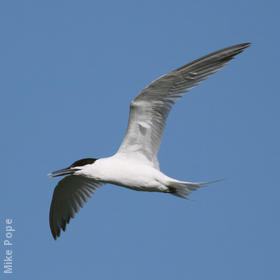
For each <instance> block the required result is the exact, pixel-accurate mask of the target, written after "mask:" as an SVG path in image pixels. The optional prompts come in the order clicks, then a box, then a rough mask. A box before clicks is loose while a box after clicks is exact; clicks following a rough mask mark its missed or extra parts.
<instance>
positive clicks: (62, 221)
mask: <svg viewBox="0 0 280 280" xmlns="http://www.w3.org/2000/svg"><path fill="white" fill-rule="evenodd" d="M101 185H102V183H100V182H96V181H94V180H91V179H89V178H86V177H83V176H77V175H70V176H66V177H64V178H63V179H62V180H60V181H59V182H58V184H57V186H56V188H55V190H54V193H53V198H52V203H51V207H50V214H49V223H50V228H51V232H52V235H53V238H54V239H56V238H57V237H58V236H60V231H61V229H62V230H63V231H65V229H66V224H68V223H69V221H70V219H71V218H74V216H75V213H77V212H78V211H79V209H80V208H82V207H83V206H84V204H85V203H86V202H87V201H88V198H89V197H91V195H92V194H93V193H94V191H95V190H96V189H97V188H99V187H100V186H101Z"/></svg>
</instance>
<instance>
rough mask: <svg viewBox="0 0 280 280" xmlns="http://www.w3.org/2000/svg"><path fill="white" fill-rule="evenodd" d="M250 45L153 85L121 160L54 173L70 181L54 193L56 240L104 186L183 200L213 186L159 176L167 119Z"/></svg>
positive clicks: (137, 107) (143, 96) (141, 101)
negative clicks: (192, 91) (182, 99)
mask: <svg viewBox="0 0 280 280" xmlns="http://www.w3.org/2000/svg"><path fill="white" fill-rule="evenodd" d="M249 46H250V43H243V44H238V45H235V46H231V47H228V48H225V49H222V50H219V51H216V52H214V53H211V54H209V55H207V56H204V57H202V58H199V59H197V60H194V61H193V62H191V63H189V64H186V65H184V66H182V67H180V68H178V69H176V70H174V71H172V72H170V73H168V74H166V75H163V76H161V77H160V78H158V79H157V80H155V81H153V82H152V83H151V84H150V85H148V86H147V87H146V88H145V89H143V90H142V91H141V92H140V94H139V95H138V96H137V97H136V98H135V99H134V100H133V101H132V102H131V104H130V114H129V121H128V127H127V131H126V135H125V137H124V139H123V141H122V143H121V145H120V147H119V150H118V151H117V153H116V154H114V155H113V156H111V157H106V158H99V159H96V158H84V159H80V160H78V161H75V162H74V163H73V164H71V165H70V166H69V167H67V168H64V169H60V170H57V171H54V172H52V173H50V174H49V175H50V176H51V177H57V176H65V177H64V178H63V179H62V180H60V181H59V182H58V184H57V186H56V188H55V190H54V193H53V197H52V202H51V207H50V213H49V223H50V228H51V233H52V236H53V238H54V239H56V238H57V237H59V236H60V232H61V229H62V230H63V231H65V229H66V224H68V223H69V221H70V219H71V218H74V215H75V213H77V212H78V211H79V209H80V208H81V207H83V205H84V204H85V203H86V202H87V200H88V198H89V197H91V195H92V194H93V193H94V191H95V190H96V189H98V188H100V187H101V186H102V185H104V184H105V183H110V184H115V185H118V186H121V187H126V188H129V189H132V190H136V191H147V192H162V193H168V194H172V195H175V196H178V197H182V198H188V195H189V194H190V193H191V192H192V191H195V190H197V189H198V188H199V187H201V186H204V185H206V184H209V183H212V182H213V181H209V182H198V183H197V182H186V181H180V180H176V179H173V178H171V177H169V176H167V175H165V174H164V173H162V172H161V171H160V168H159V162H158V159H157V154H158V151H159V148H160V144H161V138H162V135H163V131H164V127H165V122H166V119H167V116H168V114H169V112H170V110H171V108H172V106H173V104H174V103H175V101H176V100H177V99H179V98H180V97H182V95H183V94H184V93H186V92H188V91H189V90H190V89H191V88H193V87H194V86H196V85H197V84H199V83H200V82H201V81H203V80H205V79H206V78H207V77H208V76H209V75H211V74H213V73H215V72H217V71H218V70H219V69H220V68H222V67H223V66H225V65H226V64H227V62H229V61H230V60H231V59H233V57H234V56H235V55H237V54H239V53H241V52H242V51H243V50H244V49H245V48H247V47H249Z"/></svg>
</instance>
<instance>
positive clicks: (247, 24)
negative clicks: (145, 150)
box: [0, 0, 280, 280]
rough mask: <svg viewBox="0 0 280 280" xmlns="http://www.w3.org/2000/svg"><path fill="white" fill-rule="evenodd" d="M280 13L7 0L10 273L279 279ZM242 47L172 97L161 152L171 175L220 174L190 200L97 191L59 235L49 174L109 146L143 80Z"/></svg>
mask: <svg viewBox="0 0 280 280" xmlns="http://www.w3.org/2000/svg"><path fill="white" fill-rule="evenodd" d="M279 8H280V6H279V3H278V2H277V1H254V2H252V1H241V0H236V1H218V0H213V1H206V0H205V1H202V0H197V1H176V0H174V1H147V0H143V1H137V2H136V1H71V0H68V1H60V0H56V1H30V0H26V1H1V4H0V35H1V39H0V76H1V83H0V92H1V101H2V102H1V103H0V106H1V110H0V117H1V161H0V164H1V171H2V172H1V180H2V182H1V186H2V187H1V203H0V213H1V217H0V218H1V221H0V227H1V228H0V235H1V236H0V239H1V259H3V258H4V257H5V256H4V249H5V248H4V246H3V240H4V235H5V231H4V230H5V219H6V218H11V219H13V221H14V224H13V225H14V227H15V229H16V231H15V232H14V236H13V242H14V245H13V257H14V263H13V268H14V273H13V275H5V277H6V278H5V279H40V280H41V279H42V280H45V279H68V280H72V279H99V280H101V279H121V280H124V279H134V280H138V279H141V280H142V279H161V280H164V279H192V280H198V279H255V280H257V279H279V249H280V246H279V236H280V225H279V211H280V206H279V205H280V204H279V196H280V190H279V180H278V177H279V154H280V153H279V152H280V151H279V141H280V133H279V117H280V116H279V102H280V98H279V77H278V76H279V70H278V66H279V44H280V39H279ZM248 41H250V42H252V43H253V45H252V46H251V47H250V48H249V49H247V50H246V51H245V52H244V53H243V54H241V55H239V56H238V57H236V59H235V60H234V61H232V62H231V63H230V64H229V65H228V66H227V67H226V68H224V69H222V70H221V71H219V72H218V73H216V74H215V75H214V76H212V77H210V78H209V79H208V80H207V81H205V82H203V83H202V84H201V85H199V86H198V87H197V88H195V89H193V90H192V91H191V92H190V93H189V94H187V95H186V96H185V97H184V98H183V99H181V100H180V101H179V102H178V103H177V104H176V105H175V107H174V110H173V111H172V112H171V114H170V117H169V119H168V122H167V127H166V130H165V134H164V137H163V142H162V146H161V151H160V154H159V159H160V163H161V169H162V171H163V172H165V173H166V174H168V175H169V176H171V177H175V178H178V179H181V180H193V181H205V180H212V179H216V178H226V180H225V181H223V182H220V183H217V184H213V185H210V186H209V187H207V188H205V189H202V190H199V191H198V192H196V193H194V194H193V195H192V198H193V199H195V200H196V201H197V202H191V201H186V200H183V199H179V198H176V197H173V196H169V195H164V194H156V193H144V192H143V193H140V192H133V191H130V190H127V189H123V188H119V187H116V186H112V185H106V186H104V187H103V188H101V189H100V190H98V191H97V192H96V194H95V195H94V197H92V198H91V199H90V200H89V203H88V204H87V205H86V206H85V207H84V208H83V209H82V210H81V211H80V213H79V214H78V215H77V216H76V218H75V219H74V220H72V221H71V223H70V225H69V226H68V228H67V231H66V232H65V233H63V234H62V236H61V238H59V239H58V240H57V241H54V240H53V239H52V236H51V233H50V230H49V225H48V211H49V205H50V202H51V197H52V193H53V189H54V187H55V185H56V183H57V180H56V179H51V178H48V177H47V173H49V172H51V171H54V170H57V169H60V168H64V167H66V166H68V165H70V164H71V163H72V162H73V161H75V160H77V159H80V158H84V157H102V156H109V155H111V154H113V153H114V152H115V151H116V150H117V148H118V146H119V144H120V142H121V140H122V138H123V136H124V134H125V130H126V125H127V118H128V108H129V103H130V101H131V100H132V99H133V98H134V97H135V96H136V95H137V94H138V93H139V92H140V91H141V89H143V88H144V87H145V86H146V85H147V84H149V83H150V82H151V81H152V80H154V79H155V78H157V77H158V76H160V75H162V74H165V73H167V72H169V71H171V70H173V69H175V68H177V67H179V66H182V65H183V64H185V63H187V62H190V61H191V60H193V59H196V58H199V57H200V56H203V55H206V54H208V53H209V52H212V51H216V50H218V49H221V48H224V47H227V46H230V45H234V44H237V43H242V42H248ZM1 263H2V262H1ZM1 266H2V264H1ZM0 273H3V267H1V271H0Z"/></svg>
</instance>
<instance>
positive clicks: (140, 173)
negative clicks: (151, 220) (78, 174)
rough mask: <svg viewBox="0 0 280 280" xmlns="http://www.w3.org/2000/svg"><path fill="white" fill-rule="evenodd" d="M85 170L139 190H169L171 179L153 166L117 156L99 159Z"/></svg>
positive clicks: (104, 180) (100, 179)
mask: <svg viewBox="0 0 280 280" xmlns="http://www.w3.org/2000/svg"><path fill="white" fill-rule="evenodd" d="M84 172H86V174H84V175H86V176H87V177H91V178H93V179H95V180H98V181H102V182H105V183H111V184H115V185H119V186H124V187H127V188H131V189H134V190H139V191H140V190H142V191H167V190H168V187H167V186H166V185H167V184H168V179H170V178H169V177H167V176H166V175H164V174H163V173H162V172H160V171H159V170H157V169H155V168H153V167H151V166H148V165H145V164H142V163H139V162H137V161H133V160H123V159H119V158H115V157H110V158H104V159H99V160H97V161H96V162H95V163H94V164H93V165H91V166H89V168H88V169H87V170H84Z"/></svg>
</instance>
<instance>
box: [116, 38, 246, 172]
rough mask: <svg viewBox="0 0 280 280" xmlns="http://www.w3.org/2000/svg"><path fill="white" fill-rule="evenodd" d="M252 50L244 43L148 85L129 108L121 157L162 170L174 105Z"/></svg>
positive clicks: (188, 65) (199, 60)
mask: <svg viewBox="0 0 280 280" xmlns="http://www.w3.org/2000/svg"><path fill="white" fill-rule="evenodd" d="M249 46H250V43H244V44H239V45H235V46H232V47H228V48H225V49H222V50H220V51H217V52H214V53H211V54H209V55H207V56H204V57H202V58H200V59H197V60H195V61H193V62H191V63H189V64H186V65H184V66H182V67H180V68H178V69H176V70H174V71H172V72H170V73H168V74H166V75H164V76H161V77H160V78H158V79H157V80H155V81H153V82H152V83H151V84H150V85H148V86H147V87H146V88H145V89H144V90H142V92H141V93H140V94H139V95H138V96H137V97H136V98H135V99H134V100H133V101H132V102H131V104H130V115H129V122H128V127H127V132H126V135H125V137H124V139H123V142H122V144H121V146H120V148H119V150H118V154H119V155H122V154H125V156H129V155H131V156H133V157H134V158H138V160H142V161H145V162H146V163H147V164H149V165H152V166H153V167H155V168H159V165H158V160H157V153H158V151H159V148H160V144H161V138H162V135H163V131H164V127H165V122H166V119H167V117H168V114H169V112H170V110H171V108H172V106H173V104H174V103H175V101H176V100H177V99H178V98H180V97H182V94H183V93H186V92H187V91H189V90H190V89H192V88H193V87H195V86H196V85H198V84H199V83H200V82H201V81H203V80H205V79H206V78H207V77H208V76H209V75H211V74H214V73H215V72H217V71H218V70H219V69H220V68H222V67H223V66H225V65H226V64H227V62H229V61H230V60H231V59H232V58H233V57H234V56H235V55H237V54H239V53H241V52H242V51H243V50H244V49H245V48H247V47H249Z"/></svg>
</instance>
